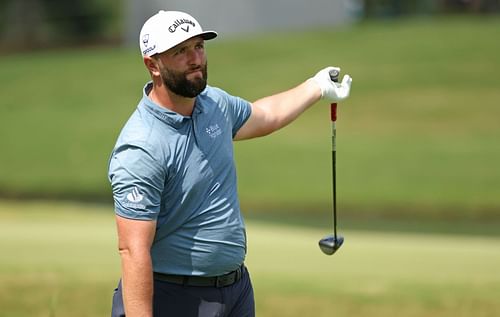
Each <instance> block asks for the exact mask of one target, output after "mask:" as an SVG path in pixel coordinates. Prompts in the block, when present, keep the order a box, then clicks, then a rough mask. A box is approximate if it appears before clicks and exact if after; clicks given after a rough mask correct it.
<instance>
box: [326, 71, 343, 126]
mask: <svg viewBox="0 0 500 317" xmlns="http://www.w3.org/2000/svg"><path fill="white" fill-rule="evenodd" d="M328 74H329V75H330V79H331V80H332V81H333V82H336V83H338V82H339V75H340V73H339V71H338V70H336V69H332V70H331V71H330V72H329V73H328ZM330 119H331V120H332V122H335V121H337V103H336V102H334V103H331V104H330Z"/></svg>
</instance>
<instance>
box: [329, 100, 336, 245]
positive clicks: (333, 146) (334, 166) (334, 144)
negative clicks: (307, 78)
mask: <svg viewBox="0 0 500 317" xmlns="http://www.w3.org/2000/svg"><path fill="white" fill-rule="evenodd" d="M330 109H331V120H332V209H333V236H334V238H335V241H336V240H337V166H336V165H337V122H336V121H337V104H336V103H332V104H331V108H330Z"/></svg>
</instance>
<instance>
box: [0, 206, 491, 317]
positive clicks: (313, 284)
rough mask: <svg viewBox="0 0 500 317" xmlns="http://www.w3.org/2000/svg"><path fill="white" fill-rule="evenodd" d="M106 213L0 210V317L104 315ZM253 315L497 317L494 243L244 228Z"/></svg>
mask: <svg viewBox="0 0 500 317" xmlns="http://www.w3.org/2000/svg"><path fill="white" fill-rule="evenodd" d="M113 217H114V216H113V212H112V206H109V205H85V204H76V203H41V202H33V203H13V202H6V201H0V219H2V221H1V222H0V250H2V252H1V253H0V307H1V309H0V316H1V317H21V316H23V317H24V316H26V317H28V316H29V317H39V316H40V317H41V316H72V317H80V316H81V317H83V316H108V315H109V309H110V298H111V297H110V296H111V292H112V289H113V287H114V286H115V284H116V281H117V279H118V277H119V274H120V273H119V258H118V253H117V249H116V238H115V224H114V219H113ZM247 225H248V238H249V253H248V258H247V264H248V267H249V268H250V273H251V275H252V279H253V283H254V289H255V292H256V300H257V315H258V316H260V317H263V316H269V317H271V316H371V317H373V316H450V317H451V316H498V315H499V314H500V302H499V301H498V298H500V273H499V269H498V268H499V267H500V239H499V238H498V237H488V238H486V237H480V236H458V235H438V234H425V235H424V234H407V233H383V232H371V231H342V234H343V235H345V237H346V242H345V244H344V245H343V246H342V248H341V249H340V250H339V251H338V252H337V253H336V254H335V255H334V256H331V257H329V256H325V255H323V253H321V251H320V250H319V248H318V246H317V242H318V240H319V239H320V238H321V237H322V236H323V235H324V234H326V233H327V232H325V231H324V230H321V229H313V228H308V227H300V226H284V225H283V226H280V225H271V224H269V223H265V222H259V221H248V224H247Z"/></svg>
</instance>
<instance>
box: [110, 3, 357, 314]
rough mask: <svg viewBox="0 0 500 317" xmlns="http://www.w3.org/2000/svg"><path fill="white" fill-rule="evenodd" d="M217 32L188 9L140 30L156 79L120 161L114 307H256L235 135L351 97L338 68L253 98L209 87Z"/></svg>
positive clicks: (125, 137) (118, 148) (124, 138)
mask: <svg viewBox="0 0 500 317" xmlns="http://www.w3.org/2000/svg"><path fill="white" fill-rule="evenodd" d="M216 36H217V33H216V32H214V31H203V30H202V27H201V26H200V24H199V23H198V21H196V20H195V19H194V18H193V17H192V16H190V15H189V14H186V13H183V12H177V11H160V12H158V13H157V14H155V15H154V16H152V17H151V18H149V19H148V20H147V21H146V22H145V23H144V25H143V27H142V30H141V32H140V39H139V44H140V49H141V53H142V58H143V61H144V65H145V66H146V69H147V71H148V72H149V74H150V76H151V81H150V82H148V83H146V85H145V86H144V89H143V95H142V99H141V100H140V102H139V104H138V106H137V109H136V110H135V111H134V113H133V114H132V115H131V117H130V118H129V120H128V122H127V123H126V124H125V126H124V127H123V129H122V131H121V133H120V135H119V137H118V140H117V142H116V145H115V147H114V149H113V152H112V155H111V158H110V161H109V180H110V182H111V186H112V190H113V198H114V203H115V213H116V223H117V231H118V244H119V246H118V247H119V252H120V257H121V267H122V276H121V280H120V282H119V283H118V287H117V289H116V290H115V293H114V296H113V307H112V316H125V315H126V316H127V317H137V316H155V317H160V316H182V317H190V316H234V317H243V316H255V304H254V295H253V290H252V284H251V281H250V277H249V273H248V270H247V268H246V266H245V265H244V260H245V254H246V250H247V246H246V233H245V224H244V222H243V219H242V216H241V212H240V204H239V201H238V194H237V189H236V169H235V165H234V162H233V141H235V140H244V139H250V138H255V137H260V136H264V135H267V134H270V133H272V132H273V131H276V130H278V129H280V128H282V127H284V126H286V125H287V124H289V123H290V122H292V121H293V120H294V119H296V118H297V117H298V116H299V115H300V114H301V113H302V112H304V111H305V110H306V109H307V108H308V107H310V106H311V105H313V104H314V103H315V102H317V101H319V100H320V99H321V98H324V99H326V100H329V101H332V102H334V101H340V100H343V99H345V98H347V97H348V96H349V91H350V86H351V78H350V77H349V76H348V75H345V76H344V78H343V80H342V82H341V83H334V82H332V81H331V80H330V77H329V71H330V70H332V69H337V70H338V68H334V67H327V68H325V69H323V70H321V71H319V72H318V73H317V74H316V75H315V76H313V77H312V78H310V79H309V80H306V81H304V82H303V83H301V84H300V85H298V86H297V87H295V88H292V89H290V90H288V91H285V92H281V93H278V94H276V95H273V96H269V97H265V98H262V99H259V100H257V101H255V102H252V103H251V102H248V101H246V100H244V99H242V98H239V97H235V96H232V95H230V94H228V93H227V92H225V91H224V90H221V89H219V88H215V87H211V86H208V85H207V55H206V52H205V44H204V42H205V41H206V40H211V39H213V38H215V37H216Z"/></svg>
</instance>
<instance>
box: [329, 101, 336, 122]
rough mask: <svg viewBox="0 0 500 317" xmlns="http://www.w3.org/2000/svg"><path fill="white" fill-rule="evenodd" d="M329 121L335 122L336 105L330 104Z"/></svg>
mask: <svg viewBox="0 0 500 317" xmlns="http://www.w3.org/2000/svg"><path fill="white" fill-rule="evenodd" d="M330 119H331V120H332V122H335V121H337V103H336V102H334V103H331V104H330Z"/></svg>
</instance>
